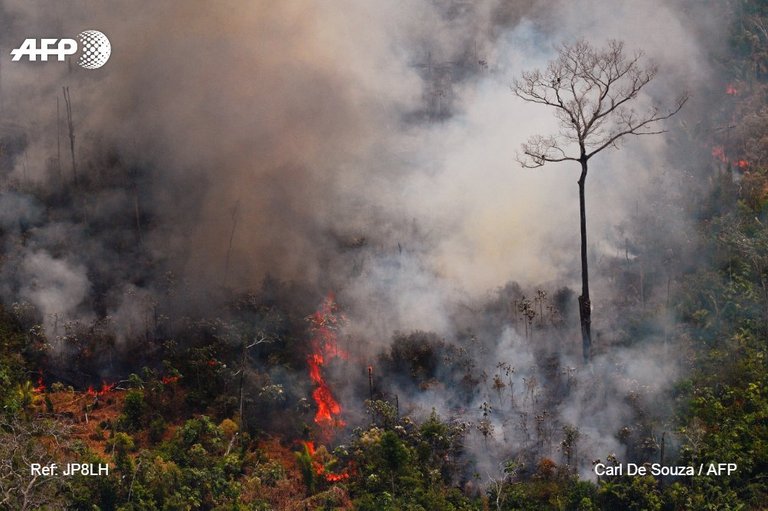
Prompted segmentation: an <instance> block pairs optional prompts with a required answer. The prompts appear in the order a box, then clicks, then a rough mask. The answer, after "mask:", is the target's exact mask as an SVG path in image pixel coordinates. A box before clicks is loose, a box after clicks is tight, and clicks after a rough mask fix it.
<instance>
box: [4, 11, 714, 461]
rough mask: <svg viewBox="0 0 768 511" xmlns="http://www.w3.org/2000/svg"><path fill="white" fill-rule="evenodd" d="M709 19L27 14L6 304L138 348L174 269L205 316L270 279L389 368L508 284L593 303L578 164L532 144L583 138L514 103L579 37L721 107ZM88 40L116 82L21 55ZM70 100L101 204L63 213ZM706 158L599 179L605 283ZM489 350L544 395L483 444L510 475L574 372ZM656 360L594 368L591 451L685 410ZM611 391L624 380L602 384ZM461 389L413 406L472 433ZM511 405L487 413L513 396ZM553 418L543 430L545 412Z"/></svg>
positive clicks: (584, 425) (12, 104)
mask: <svg viewBox="0 0 768 511" xmlns="http://www.w3.org/2000/svg"><path fill="white" fill-rule="evenodd" d="M693 5H694V3H691V2H685V1H670V2H662V1H649V2H618V3H617V2H605V1H586V0H584V1H529V2H502V1H500V0H484V1H478V2H462V1H448V0H446V1H421V2H410V1H399V2H374V1H363V2H360V1H357V0H338V1H335V2H319V3H318V2H306V1H298V0H288V1H281V2H268V1H261V0H259V1H255V2H247V3H243V2H234V1H231V2H227V1H225V2H215V3H213V2H204V1H189V0H187V1H183V2H182V1H176V2H138V3H137V2H130V3H129V2H122V3H117V2H111V3H108V4H103V3H94V2H87V1H73V2H68V3H66V4H64V3H61V2H58V3H55V4H50V3H49V2H41V1H21V0H6V1H3V2H2V3H0V19H1V20H2V35H0V47H1V48H0V49H1V50H2V52H0V53H2V61H1V62H0V101H1V103H0V107H1V109H2V110H1V113H2V115H1V117H0V119H1V120H0V128H2V133H0V134H3V136H4V137H5V138H4V140H5V142H4V144H5V145H6V146H7V147H6V149H8V150H9V151H10V152H11V153H13V151H12V149H13V148H14V147H17V148H20V147H23V151H20V150H17V152H16V153H13V154H14V156H13V157H12V158H11V157H9V158H8V159H6V160H3V161H4V168H3V175H2V189H3V192H2V194H0V225H2V228H3V232H4V237H5V239H4V246H5V247H6V252H7V253H8V254H9V255H8V257H7V258H6V259H5V260H4V261H3V268H2V277H3V279H2V280H3V282H2V286H3V299H4V300H5V301H6V302H8V303H13V302H17V301H21V300H23V301H27V302H30V303H31V304H33V305H34V306H35V307H36V308H37V309H38V311H39V313H40V316H41V317H42V318H43V319H42V321H43V326H44V329H45V332H46V334H47V335H48V336H49V337H51V338H53V337H55V336H56V335H57V332H56V326H57V324H58V323H56V322H57V321H59V319H58V318H61V319H62V320H64V321H70V320H78V321H92V320H93V319H94V318H97V317H104V316H108V317H110V318H111V324H112V328H114V330H115V332H116V337H117V338H118V340H119V343H120V344H121V345H125V344H127V343H130V342H131V340H132V339H135V338H137V337H138V338H140V337H141V333H142V332H144V331H146V329H147V328H148V327H147V326H146V323H147V321H149V320H148V319H147V318H148V314H149V312H148V311H149V309H150V308H151V307H152V306H153V305H152V304H153V303H154V302H157V301H160V300H163V299H164V298H163V296H164V295H163V293H167V286H168V283H167V281H168V278H169V277H168V272H172V273H173V274H174V275H175V277H174V278H175V279H176V280H177V281H178V282H183V286H182V287H183V292H184V293H187V295H188V297H189V298H188V299H189V301H190V302H192V301H195V300H199V301H201V302H203V303H207V300H214V301H215V300H216V299H217V297H218V296H220V292H221V289H222V288H235V289H241V290H242V289H248V288H250V287H253V286H256V285H258V283H259V282H260V281H261V280H262V279H263V278H264V276H265V275H267V274H270V275H274V276H276V277H278V278H281V279H286V280H295V281H301V282H305V283H308V285H309V286H310V287H315V288H316V289H317V290H318V296H320V293H322V292H324V291H325V290H327V289H330V288H332V289H335V290H337V291H338V294H339V299H340V302H341V303H343V304H344V305H345V306H347V308H348V312H349V316H350V318H351V322H350V327H349V332H348V333H349V334H350V335H352V336H353V337H355V338H356V339H359V343H360V344H361V345H363V346H365V350H366V351H367V352H368V357H369V358H373V357H375V355H376V353H378V352H379V351H380V350H382V349H387V347H388V345H389V341H390V339H391V337H392V334H393V332H394V331H396V330H399V331H408V330H412V329H422V330H432V331H435V332H437V333H438V334H439V335H441V336H444V337H445V338H447V339H455V338H456V337H457V330H458V328H459V327H460V326H461V325H459V324H458V321H457V320H456V315H457V313H456V311H457V310H459V309H461V308H462V307H463V306H466V305H467V304H471V303H477V302H478V300H482V299H483V298H486V297H487V296H488V293H489V290H490V291H491V292H492V290H493V289H495V288H497V287H499V286H501V285H503V284H505V283H506V282H508V281H516V282H519V283H520V284H521V285H522V286H523V287H524V288H533V287H536V286H538V287H543V288H551V289H554V288H556V287H561V286H563V285H568V286H573V287H575V286H576V284H577V282H578V278H579V274H578V257H577V256H578V253H577V251H576V248H577V247H578V237H577V236H578V230H577V219H578V210H577V208H578V200H577V194H576V192H577V188H576V179H577V174H576V169H575V168H571V167H569V166H568V165H559V166H557V165H555V166H551V167H545V168H542V169H539V170H536V171H525V170H522V169H520V168H519V166H518V164H517V163H516V162H515V160H514V157H515V152H516V151H517V150H518V148H519V146H520V143H521V142H523V141H525V140H526V139H527V138H528V137H529V136H530V135H533V134H539V133H549V132H553V131H555V130H557V125H556V123H555V119H554V117H553V116H552V115H551V112H548V111H547V110H546V109H544V108H541V107H539V106H538V105H530V104H526V103H523V102H521V101H520V100H518V99H516V98H515V97H514V96H513V95H512V94H511V92H510V89H509V84H510V83H511V82H512V79H513V78H514V77H515V76H518V75H519V73H520V72H521V71H523V70H528V69H532V68H537V67H543V66H545V65H546V62H547V61H548V60H549V59H551V58H552V57H553V56H554V55H555V52H556V50H555V47H556V45H557V44H559V43H562V42H571V41H573V40H575V39H578V38H586V39H587V40H589V41H591V42H593V43H595V44H597V45H600V44H603V43H604V42H605V41H606V40H607V39H609V38H617V39H622V40H624V41H625V42H626V45H627V47H628V48H629V49H630V50H632V49H642V50H644V51H645V52H646V54H647V56H648V58H650V59H653V60H654V61H656V62H657V63H658V64H659V66H660V73H659V78H658V79H657V80H656V81H655V82H654V84H653V87H651V88H649V90H648V91H646V96H644V97H642V98H641V101H643V102H650V101H656V100H664V99H665V98H669V99H670V100H671V99H673V98H674V97H675V96H676V95H677V94H679V93H680V92H681V91H682V90H689V91H691V92H692V95H693V99H692V103H694V104H695V102H696V101H697V100H698V98H697V97H696V92H697V91H699V90H701V89H703V88H705V87H706V84H707V82H708V81H709V80H711V79H712V77H713V70H712V69H710V68H709V66H708V64H707V62H708V57H707V55H708V52H710V51H711V49H712V48H714V47H717V45H718V42H719V40H720V39H719V38H720V37H721V35H720V33H719V30H721V29H722V27H723V25H724V24H723V23H722V19H723V13H722V12H720V11H721V7H720V6H718V5H708V7H707V8H698V6H699V5H700V4H698V3H697V4H696V5H697V9H696V12H695V17H694V14H693V12H692V11H691V9H692V6H693ZM585 13H588V14H589V15H585ZM85 29H97V30H100V31H102V32H104V33H105V34H107V35H108V37H109V38H110V40H111V42H112V56H111V59H110V61H109V62H108V63H107V65H106V66H104V67H103V68H102V69H100V70H97V71H87V70H83V69H80V68H78V67H77V66H76V65H72V66H68V65H67V64H60V63H54V62H50V63H47V64H45V63H11V62H10V57H9V56H8V52H9V51H10V49H11V48H13V47H15V46H18V44H20V42H21V41H23V39H24V38H25V37H40V36H51V37H59V36H65V37H73V36H74V35H76V34H77V33H79V32H80V31H82V30H85ZM705 36H706V37H705ZM63 86H67V87H69V90H70V93H71V96H72V114H73V124H74V126H75V135H76V138H75V158H76V164H77V167H78V172H79V173H80V179H81V180H82V181H83V183H84V184H82V185H81V186H82V188H81V193H82V196H83V197H84V199H83V200H82V201H81V202H80V203H75V202H73V204H76V206H73V208H72V210H71V211H69V213H68V214H67V215H64V217H62V218H56V217H49V216H46V214H45V210H46V204H45V202H44V199H42V198H41V197H47V198H48V199H49V200H50V201H56V200H60V198H59V194H61V193H63V192H62V190H63V189H64V188H65V187H64V184H65V183H71V182H72V180H73V179H74V176H73V175H72V168H71V164H70V156H69V145H68V144H69V138H68V131H67V126H66V121H65V114H64V100H63V98H62V96H61V87H63ZM57 97H59V112H60V113H59V120H58V121H57V110H56V108H57V100H56V98H57ZM675 122H677V121H675ZM14 137H15V138H14ZM22 139H23V142H22V141H21V140H22ZM14 144H15V145H14ZM58 148H60V150H59V149H58ZM692 150H693V149H692V148H689V147H674V148H672V147H670V146H669V138H668V137H664V136H659V137H653V138H651V137H648V138H641V139H634V140H629V141H627V143H626V144H625V145H624V147H623V148H622V149H621V151H614V152H611V153H606V154H604V155H601V156H599V157H598V158H596V159H595V160H594V164H593V166H592V169H591V175H590V180H589V181H588V191H587V193H588V196H589V204H588V207H589V211H588V215H589V228H590V236H591V240H590V251H591V257H592V258H593V260H594V261H598V266H597V267H599V261H604V260H607V259H609V258H612V257H614V256H615V255H616V254H617V253H623V252H624V250H625V246H624V244H625V241H626V239H625V237H624V236H622V235H621V233H620V230H619V229H618V228H619V226H631V225H632V224H633V222H636V220H637V214H638V211H641V210H642V211H647V210H648V208H649V207H650V205H651V204H652V202H653V200H655V198H657V197H658V190H659V180H660V179H663V178H664V176H666V175H667V174H668V173H674V172H675V167H674V164H673V163H671V161H672V160H671V156H670V152H671V151H683V152H686V151H692ZM59 154H60V155H61V157H60V160H57V158H58V155H59ZM52 159H53V162H52ZM660 176H661V177H660ZM88 183H91V184H90V185H89V184H88ZM94 183H97V184H98V186H96V185H95V184H94ZM675 189H676V190H677V189H678V188H675ZM679 193H680V194H683V195H684V193H685V190H680V191H679ZM666 227H667V230H666V231H665V232H664V233H659V238H661V237H665V236H666V237H667V238H665V240H666V241H665V243H666V245H665V246H668V247H671V248H673V249H674V250H675V251H676V253H677V254H678V256H679V257H684V254H685V247H683V246H682V245H683V244H681V242H680V236H679V235H680V233H683V232H686V231H687V230H688V224H687V220H686V219H685V218H679V217H677V218H674V219H672V220H670V221H669V223H668V224H667V226H666ZM672 245H674V246H672ZM148 260H150V261H154V262H155V266H153V265H151V264H149V263H148V262H147V261H148ZM157 268H162V269H163V271H158V270H157ZM166 270H167V271H166ZM608 280H609V279H607V278H604V276H603V275H600V274H595V275H594V283H595V291H594V300H593V301H594V305H595V310H596V312H595V314H596V318H597V319H596V321H598V322H599V323H598V325H597V328H598V330H600V329H602V330H603V331H604V332H605V331H607V330H609V328H610V326H611V325H612V323H611V321H613V319H615V315H616V314H618V312H611V310H612V303H613V302H614V300H615V298H616V297H615V296H613V292H612V291H611V287H610V285H609V282H608ZM180 292H181V291H180ZM196 297H197V298H196ZM649 300H650V297H649ZM603 311H605V312H603ZM601 316H602V319H600V318H601ZM52 318H53V319H52ZM600 322H602V323H600ZM575 333H576V332H575V329H574V332H573V333H572V335H571V336H570V337H567V339H565V341H564V342H563V343H562V344H561V349H559V350H558V352H557V353H556V355H557V357H558V359H559V362H558V363H559V366H560V367H562V368H569V367H570V368H576V367H578V366H579V365H580V364H579V363H578V361H577V358H576V357H577V355H576V353H577V351H578V347H577V340H576V339H575V337H574V336H575ZM497 334H498V332H497ZM553 335H554V334H553ZM605 335H606V337H610V335H609V334H608V333H606V334H605ZM486 342H487V343H488V344H489V352H488V353H487V354H486V355H485V356H484V358H482V359H481V360H480V361H479V365H483V364H485V365H488V367H487V371H488V372H489V373H490V372H492V371H493V370H494V369H493V367H494V364H496V363H498V362H501V361H503V362H507V363H509V364H511V365H512V366H515V367H516V368H517V371H516V373H515V376H514V379H515V385H514V388H515V389H518V390H517V391H518V392H520V395H519V396H517V400H516V402H515V403H516V404H515V405H514V406H513V405H512V404H509V405H508V406H507V407H506V409H505V407H504V406H501V405H500V407H499V410H498V411H497V413H496V414H494V420H496V421H498V422H497V423H496V424H495V426H496V427H495V428H494V431H495V433H494V435H493V436H492V439H491V441H492V442H494V443H498V444H499V445H501V446H502V447H501V448H499V449H487V448H486V447H487V446H485V445H483V440H482V439H480V438H479V437H473V440H471V441H472V442H474V444H472V445H474V447H475V448H476V450H477V452H478V458H479V459H481V460H483V463H484V464H485V466H484V469H485V471H487V472H490V471H491V470H493V468H494V466H495V464H496V463H497V462H498V461H500V459H502V457H507V456H513V455H514V454H515V452H516V449H518V447H516V446H520V445H525V444H526V443H527V442H528V439H527V438H523V437H521V435H523V434H524V433H523V431H524V429H525V428H522V427H519V422H518V425H517V426H515V425H514V424H512V423H511V422H510V421H511V420H512V417H513V416H515V415H516V414H519V412H520V410H521V409H520V408H519V407H520V406H523V405H522V399H523V398H524V397H525V395H524V392H525V390H524V389H525V388H526V383H525V382H526V381H527V382H530V381H531V379H532V378H535V379H536V381H538V382H539V383H538V386H539V388H543V387H545V386H546V385H548V384H550V383H552V378H551V375H549V374H548V373H547V371H545V370H544V369H542V368H541V367H538V365H537V364H538V362H537V360H538V359H537V357H536V356H535V353H534V352H535V350H534V348H533V347H532V346H531V345H530V340H527V339H526V338H525V337H524V336H523V333H522V332H520V331H519V325H510V326H509V327H508V328H506V329H504V330H503V332H502V333H500V334H498V337H495V338H492V339H487V340H486ZM606 342H608V341H606ZM654 350H656V348H653V349H645V348H643V349H640V348H635V349H621V350H619V349H617V350H616V351H614V352H612V353H610V354H605V355H601V356H600V357H598V358H597V360H596V361H595V362H594V367H593V368H592V369H591V372H590V373H588V374H587V373H586V372H579V371H576V372H577V374H576V375H575V376H574V377H573V378H574V379H575V381H574V383H573V389H575V390H571V391H569V393H568V394H567V395H568V398H567V400H565V401H563V402H561V403H558V404H557V406H556V407H555V408H553V409H552V411H551V412H550V413H551V414H552V415H553V416H555V419H554V420H555V422H556V424H558V426H561V425H564V424H573V425H577V426H579V427H580V428H581V430H582V433H583V434H582V436H581V441H582V442H583V443H584V446H583V448H582V451H584V452H587V451H588V452H594V453H598V454H595V456H605V455H606V454H608V453H610V452H617V453H618V454H619V455H623V453H622V452H621V450H622V447H621V445H620V444H619V442H618V441H617V439H616V435H617V431H619V429H620V428H621V427H622V426H623V425H624V423H625V422H626V421H627V420H629V419H628V417H630V416H631V410H629V409H628V408H627V406H628V405H626V402H625V398H626V396H627V394H628V393H631V392H633V391H634V390H635V389H637V388H642V389H643V390H644V392H645V394H646V395H648V396H661V395H663V393H664V390H665V389H666V388H667V385H666V384H667V383H668V382H670V381H671V380H672V379H673V378H674V377H675V375H676V374H677V372H678V370H679V368H678V367H677V366H676V365H675V364H674V362H673V361H668V362H665V363H664V364H659V362H658V357H659V354H658V353H657V352H656V351H654ZM667 360H669V359H667ZM483 369H485V368H482V367H481V368H480V369H479V370H483ZM617 374H623V375H624V376H623V377H622V378H621V379H619V380H617V379H616V378H617V376H616V375H617ZM601 381H602V382H605V381H613V382H614V383H615V384H614V385H611V386H610V389H605V388H603V389H602V390H601V391H599V392H596V391H594V385H598V383H596V382H601ZM602 385H605V383H603V384H602ZM450 390H451V389H444V391H443V392H432V393H430V394H427V395H415V394H414V395H413V396H411V397H410V398H408V399H403V402H404V403H405V402H410V403H411V404H412V405H411V406H413V408H414V409H415V408H418V409H421V410H423V411H424V413H428V411H429V410H430V409H431V407H433V406H435V407H437V408H438V409H439V410H440V411H442V412H443V413H445V414H446V415H450V414H451V413H454V412H452V410H453V409H454V408H453V407H452V406H451V404H450V403H451V395H450ZM403 392H404V393H405V392H406V390H403ZM541 392H543V390H542V391H541ZM489 394H490V391H489V392H486V393H485V394H483V393H479V394H478V395H477V396H475V399H474V400H473V402H472V408H473V409H474V410H476V409H477V408H479V406H480V405H481V404H482V402H484V401H488V402H493V399H494V397H493V395H492V394H490V395H489ZM509 402H510V403H511V402H512V401H509ZM541 402H542V403H543V402H544V401H543V398H542V401H541ZM550 402H551V401H550ZM518 403H519V404H518ZM532 403H533V397H531V398H530V402H529V403H527V404H526V405H525V406H528V407H529V409H527V412H526V413H528V415H527V418H526V420H527V421H533V420H534V419H533V417H534V416H535V415H536V412H537V411H539V410H537V409H536V408H535V406H534V405H533V404H532ZM417 405H421V406H417ZM414 413H418V412H414ZM467 414H468V415H472V414H474V416H477V413H476V412H468V413H467ZM531 424H533V423H531ZM531 424H529V425H527V426H526V427H529V428H530V427H532V426H531ZM552 442H553V444H552V445H555V446H556V445H557V441H556V440H555V439H554V437H553V440H552ZM489 452H494V453H497V454H498V456H499V458H498V459H497V458H496V457H494V456H491V455H490V454H489ZM588 461H589V460H587V459H586V458H584V459H583V460H582V463H583V465H582V471H584V470H585V469H584V467H588ZM585 474H586V473H585Z"/></svg>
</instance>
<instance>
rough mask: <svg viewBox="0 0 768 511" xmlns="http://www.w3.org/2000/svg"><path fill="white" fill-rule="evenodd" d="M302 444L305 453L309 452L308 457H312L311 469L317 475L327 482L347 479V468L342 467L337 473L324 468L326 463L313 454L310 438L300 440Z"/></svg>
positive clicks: (313, 445)
mask: <svg viewBox="0 0 768 511" xmlns="http://www.w3.org/2000/svg"><path fill="white" fill-rule="evenodd" d="M302 443H303V444H304V447H305V448H306V449H307V454H309V456H310V458H311V459H312V469H313V470H314V471H315V474H317V475H319V476H320V477H322V478H323V479H325V480H326V481H328V482H329V483H337V482H339V481H343V480H345V479H349V472H348V471H347V469H344V471H342V472H341V473H339V474H336V473H333V472H329V471H328V470H327V468H326V465H325V464H324V463H323V462H322V461H321V460H319V459H318V456H315V452H316V449H315V443H314V442H312V441H311V440H309V441H307V442H302Z"/></svg>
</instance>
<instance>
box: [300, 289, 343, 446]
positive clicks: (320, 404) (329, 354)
mask: <svg viewBox="0 0 768 511" xmlns="http://www.w3.org/2000/svg"><path fill="white" fill-rule="evenodd" d="M307 321H309V331H310V335H311V341H310V346H311V349H312V353H311V354H310V355H309V356H308V357H307V365H308V366H309V377H310V379H311V380H312V383H314V385H315V390H313V391H312V399H313V400H314V401H315V405H317V412H316V413H315V422H316V423H317V424H318V425H319V426H320V427H321V428H322V429H323V432H324V433H325V434H326V435H327V436H330V435H331V434H332V431H333V429H335V428H341V427H344V426H345V425H346V423H345V422H344V420H342V418H341V412H342V408H341V405H340V404H339V402H338V401H337V400H336V398H335V397H334V396H333V392H331V389H330V387H329V386H328V383H327V382H326V380H325V377H324V375H323V367H324V366H325V365H326V364H327V363H328V361H329V360H330V359H332V358H341V359H344V360H346V358H347V354H346V353H345V352H344V351H342V350H341V349H340V348H339V345H338V331H339V329H340V328H341V327H342V326H343V325H344V323H345V322H346V318H344V316H343V315H342V314H341V313H340V312H339V308H338V306H337V305H336V301H335V299H334V297H333V294H332V293H329V294H328V296H326V298H325V299H324V300H323V303H322V304H321V305H320V308H319V309H318V310H317V311H316V312H314V313H313V314H312V315H311V316H309V317H308V318H307ZM313 449H314V447H313Z"/></svg>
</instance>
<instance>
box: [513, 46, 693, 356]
mask: <svg viewBox="0 0 768 511" xmlns="http://www.w3.org/2000/svg"><path fill="white" fill-rule="evenodd" d="M642 61H643V53H642V52H639V51H638V52H635V53H634V54H632V55H631V56H628V55H626V54H625V52H624V43H622V42H621V41H609V42H608V45H607V46H606V47H605V48H595V47H593V46H591V45H590V44H589V43H588V42H586V41H584V40H581V41H578V42H576V43H574V44H572V45H562V46H561V47H560V48H559V55H558V57H557V58H556V59H555V60H553V61H552V62H550V63H549V65H548V66H547V68H546V70H544V71H541V70H535V71H530V72H525V73H523V74H522V76H521V78H520V79H517V80H515V81H514V83H513V85H512V91H513V92H514V93H515V95H516V96H518V97H519V98H521V99H523V100H525V101H528V102H531V103H539V104H542V105H546V106H549V107H552V108H554V110H555V115H556V117H557V119H558V120H559V121H560V127H561V130H560V131H559V133H558V134H557V135H551V136H541V135H537V136H534V137H531V138H530V139H529V140H528V142H527V143H525V144H523V146H522V150H523V154H522V155H519V156H518V161H519V162H520V164H521V165H522V166H523V167H526V168H536V167H541V166H542V165H544V164H545V163H552V162H563V161H574V162H578V163H579V164H580V165H581V176H580V177H579V180H578V184H579V206H580V208H579V217H580V221H581V296H579V318H580V321H581V336H582V348H583V354H584V360H585V362H586V361H588V360H589V356H590V349H591V344H592V334H591V323H592V317H591V316H592V305H591V302H590V299H589V271H588V265H587V215H586V205H585V199H584V185H585V183H586V179H587V170H588V162H589V160H590V158H592V157H593V156H594V155H596V154H597V153H599V152H601V151H602V150H604V149H608V148H609V147H617V146H618V144H619V142H620V139H621V138H622V137H624V136H625V135H655V134H659V133H663V132H664V130H663V129H661V128H660V127H659V125H658V123H659V122H660V121H663V120H665V119H669V118H670V117H672V116H673V115H675V114H676V113H677V112H679V111H680V109H681V108H682V107H683V105H684V104H685V102H686V101H687V99H688V97H687V95H685V94H682V95H681V96H680V97H678V98H677V99H676V100H675V101H674V103H672V104H671V105H669V106H666V107H664V106H658V105H650V106H642V107H641V108H639V109H637V110H636V109H635V108H633V104H636V103H637V101H635V100H637V99H638V97H639V95H640V91H641V89H642V88H643V87H645V86H646V85H647V84H648V83H649V82H650V81H651V80H653V78H654V77H655V76H656V72H657V67H656V66H655V65H654V64H644V63H643V62H642Z"/></svg>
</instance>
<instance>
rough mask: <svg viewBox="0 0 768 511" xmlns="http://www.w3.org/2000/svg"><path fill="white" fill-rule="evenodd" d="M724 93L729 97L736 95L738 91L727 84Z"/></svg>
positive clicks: (730, 84)
mask: <svg viewBox="0 0 768 511" xmlns="http://www.w3.org/2000/svg"><path fill="white" fill-rule="evenodd" d="M725 93H726V94H728V95H729V96H735V95H736V94H738V93H739V91H738V89H736V87H735V86H734V85H733V84H732V83H729V84H728V85H727V86H726V87H725Z"/></svg>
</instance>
